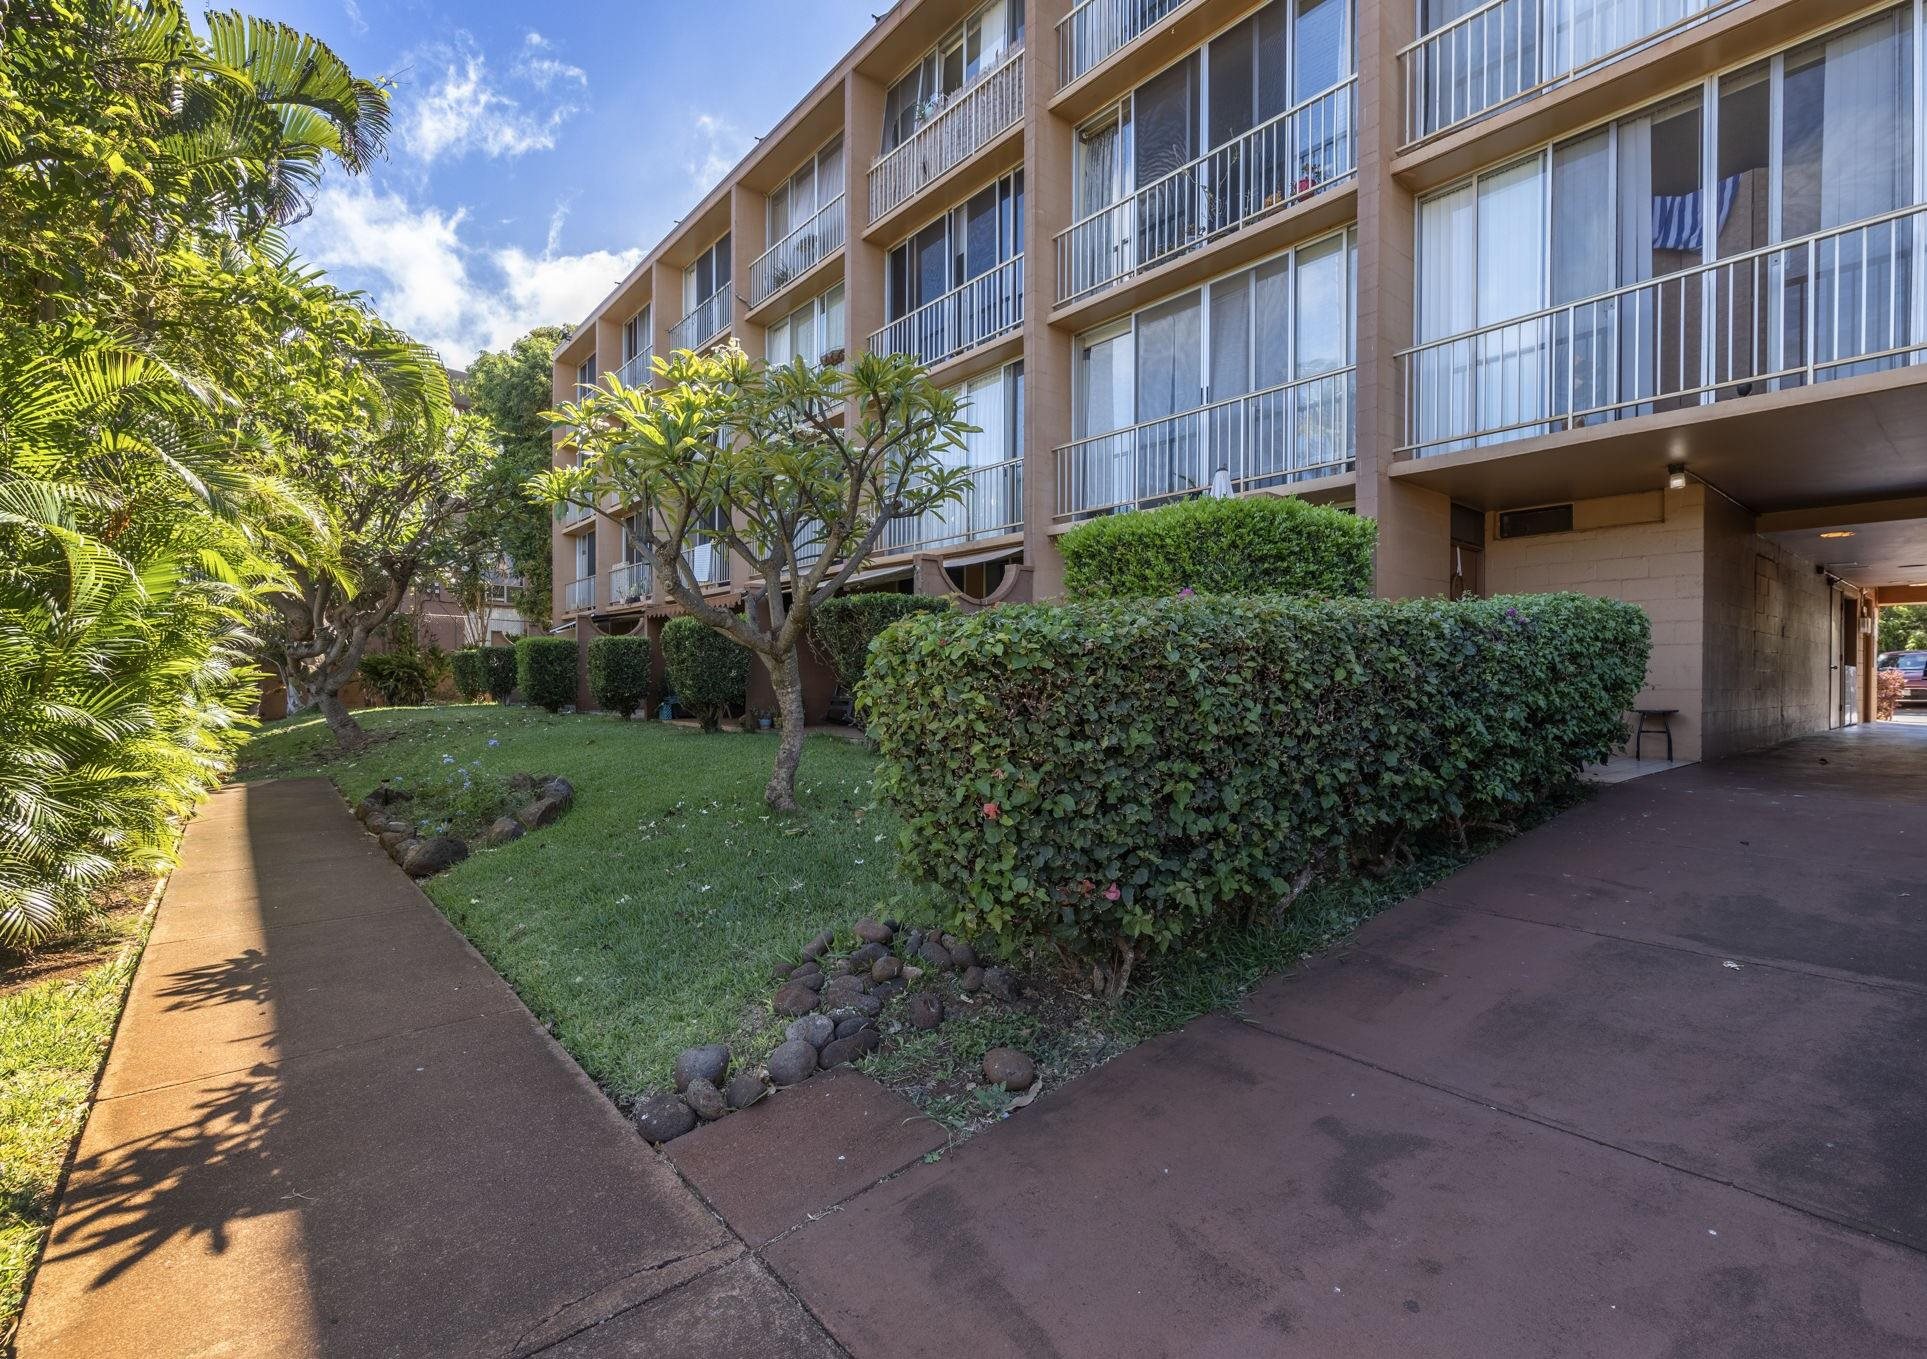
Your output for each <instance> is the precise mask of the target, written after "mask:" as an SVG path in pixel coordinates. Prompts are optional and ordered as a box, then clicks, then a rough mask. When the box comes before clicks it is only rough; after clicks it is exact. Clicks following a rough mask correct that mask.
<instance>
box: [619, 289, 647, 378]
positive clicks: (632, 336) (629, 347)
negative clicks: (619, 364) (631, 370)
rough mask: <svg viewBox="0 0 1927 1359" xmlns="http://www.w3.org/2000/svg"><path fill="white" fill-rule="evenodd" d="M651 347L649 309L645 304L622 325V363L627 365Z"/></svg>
mask: <svg viewBox="0 0 1927 1359" xmlns="http://www.w3.org/2000/svg"><path fill="white" fill-rule="evenodd" d="M650 347H651V339H650V335H649V307H648V305H647V304H646V303H645V304H644V306H643V308H642V310H641V311H639V312H637V313H636V314H635V315H634V316H631V317H630V318H629V319H628V320H627V321H624V322H623V323H622V361H623V362H624V363H627V362H629V361H630V360H631V359H633V358H635V357H636V356H637V355H638V354H641V353H643V352H644V351H645V350H647V349H649V348H650Z"/></svg>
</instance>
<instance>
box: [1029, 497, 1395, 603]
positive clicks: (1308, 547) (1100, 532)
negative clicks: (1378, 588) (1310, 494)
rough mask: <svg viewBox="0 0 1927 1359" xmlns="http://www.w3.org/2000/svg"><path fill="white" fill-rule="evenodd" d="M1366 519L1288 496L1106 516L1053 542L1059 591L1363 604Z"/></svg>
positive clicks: (1368, 541)
mask: <svg viewBox="0 0 1927 1359" xmlns="http://www.w3.org/2000/svg"><path fill="white" fill-rule="evenodd" d="M1377 541H1378V525H1377V524H1376V523H1374V522H1373V521H1372V520H1370V519H1360V518H1359V517H1358V516H1357V515H1355V514H1347V513H1345V512H1344V511H1343V510H1335V509H1332V508H1330V507H1329V506H1325V505H1314V504H1311V503H1310V502H1309V501H1304V500H1299V499H1296V498H1295V497H1292V496H1247V497H1245V498H1243V499H1238V500H1211V499H1203V500H1185V501H1180V502H1179V503H1177V504H1175V505H1166V506H1164V507H1163V508H1162V509H1156V510H1139V511H1135V512H1132V513H1130V514H1113V515H1107V516H1106V517H1104V518H1102V519H1093V520H1091V521H1090V522H1089V523H1085V524H1079V525H1078V526H1077V527H1076V528H1074V529H1072V530H1071V531H1070V532H1069V533H1066V534H1065V535H1064V536H1063V537H1061V538H1059V539H1058V540H1057V545H1058V547H1059V548H1060V549H1061V550H1062V551H1063V553H1064V585H1065V588H1066V589H1067V590H1068V591H1069V592H1070V594H1071V595H1072V596H1073V597H1075V598H1081V599H1130V598H1155V597H1159V596H1168V595H1175V594H1177V593H1178V592H1179V591H1180V590H1191V591H1193V592H1195V593H1197V594H1201V595H1270V594H1283V595H1325V596H1333V597H1336V596H1343V595H1357V596H1365V595H1369V594H1371V592H1372V548H1373V545H1374V544H1375V543H1376V542H1377Z"/></svg>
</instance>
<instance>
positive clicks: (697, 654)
mask: <svg viewBox="0 0 1927 1359" xmlns="http://www.w3.org/2000/svg"><path fill="white" fill-rule="evenodd" d="M662 659H663V666H664V668H665V669H666V670H667V672H668V675H669V687H670V688H672V689H674V690H675V691H676V698H677V701H679V702H680V703H681V704H682V705H683V707H685V708H687V709H689V710H690V711H691V712H693V713H694V714H696V716H697V717H698V718H699V719H701V721H702V724H703V730H704V731H716V730H719V729H720V728H721V727H722V724H723V717H724V715H725V714H726V712H727V711H728V710H729V709H731V708H739V709H740V708H741V707H742V706H743V705H744V704H745V703H746V702H747V701H748V698H749V652H748V651H747V650H745V649H744V648H743V647H742V646H740V645H738V644H737V642H736V641H735V640H734V639H733V638H729V637H725V636H724V635H723V634H722V633H720V632H718V631H716V629H714V628H712V627H710V626H709V625H708V624H707V623H699V622H697V621H696V620H695V619H693V618H690V617H687V616H683V617H678V618H672V619H670V620H669V621H668V622H667V623H664V624H663V625H662Z"/></svg>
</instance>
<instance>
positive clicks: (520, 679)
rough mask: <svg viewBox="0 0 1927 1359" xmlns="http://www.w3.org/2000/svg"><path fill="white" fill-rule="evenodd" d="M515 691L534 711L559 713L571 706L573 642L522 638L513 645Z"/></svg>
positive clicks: (573, 687)
mask: <svg viewBox="0 0 1927 1359" xmlns="http://www.w3.org/2000/svg"><path fill="white" fill-rule="evenodd" d="M515 687H516V688H518V689H520V690H521V691H522V697H523V698H525V699H527V700H528V701H529V702H530V703H533V704H534V705H535V706H536V707H538V708H547V709H548V710H549V711H550V712H552V713H557V712H561V711H562V710H563V709H564V708H566V707H568V706H569V705H570V704H571V703H574V702H575V641H574V639H573V638H569V637H524V638H522V639H520V640H519V641H517V642H516V644H515Z"/></svg>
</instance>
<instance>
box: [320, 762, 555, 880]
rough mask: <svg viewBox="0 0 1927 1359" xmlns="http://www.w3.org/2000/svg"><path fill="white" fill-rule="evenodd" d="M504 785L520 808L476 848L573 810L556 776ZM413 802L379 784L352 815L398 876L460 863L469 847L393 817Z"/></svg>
mask: <svg viewBox="0 0 1927 1359" xmlns="http://www.w3.org/2000/svg"><path fill="white" fill-rule="evenodd" d="M508 786H509V791H510V792H511V793H512V794H514V795H516V797H517V798H519V799H521V800H522V805H521V806H520V807H518V808H517V809H516V810H515V811H513V812H510V813H504V814H503V815H502V816H499V817H497V818H496V819H495V821H494V822H493V823H492V824H491V825H490V826H489V828H488V830H487V832H486V833H485V834H484V835H483V836H482V844H483V845H485V846H487V847H489V848H494V847H496V846H498V845H506V844H508V843H509V842H510V841H513V840H519V839H521V838H522V837H523V836H524V835H526V834H528V833H529V832H530V831H532V830H538V829H540V828H541V827H543V826H549V825H553V824H554V823H555V822H556V820H557V819H558V818H560V817H561V816H562V814H563V813H564V812H566V811H568V810H569V808H570V807H572V806H574V805H575V785H574V784H572V783H570V782H569V781H568V780H567V779H565V778H563V777H562V776H561V775H560V774H511V775H510V776H509V780H508ZM414 800H415V794H414V792H413V791H412V790H410V789H407V788H403V787H401V786H400V785H399V784H397V783H393V782H391V781H390V780H388V779H383V780H382V781H381V782H380V784H378V785H377V786H376V787H375V790H374V791H373V792H371V793H370V794H368V796H367V797H364V798H363V799H362V800H361V801H359V802H357V803H356V804H355V805H354V814H355V818H356V819H357V820H358V821H360V822H361V824H362V825H363V826H365V827H366V828H367V830H368V833H369V834H370V835H372V836H374V837H375V838H376V839H377V840H378V841H380V843H381V847H382V849H383V850H384V851H385V852H386V853H387V855H388V857H389V858H391V859H393V860H394V861H395V862H396V864H398V865H399V866H400V867H401V871H402V872H404V873H406V874H407V875H408V876H409V877H411V878H429V877H433V876H434V875H435V874H437V873H440V872H443V871H445V870H447V869H450V868H453V867H454V866H455V865H456V864H458V863H460V862H462V860H464V859H466V858H467V857H468V856H469V845H468V841H466V840H464V839H462V837H461V836H459V835H427V836H425V835H422V834H420V833H419V827H418V826H417V825H416V823H415V822H413V821H411V820H409V819H408V818H407V817H406V816H404V815H401V814H400V813H399V812H398V809H400V808H405V807H406V806H407V804H409V803H411V802H413V801H414Z"/></svg>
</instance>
